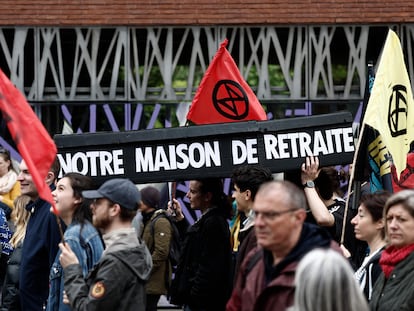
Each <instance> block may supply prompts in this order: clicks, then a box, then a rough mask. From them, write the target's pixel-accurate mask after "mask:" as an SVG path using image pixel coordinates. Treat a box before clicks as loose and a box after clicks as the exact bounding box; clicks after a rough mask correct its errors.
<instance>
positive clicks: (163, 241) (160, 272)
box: [140, 186, 173, 311]
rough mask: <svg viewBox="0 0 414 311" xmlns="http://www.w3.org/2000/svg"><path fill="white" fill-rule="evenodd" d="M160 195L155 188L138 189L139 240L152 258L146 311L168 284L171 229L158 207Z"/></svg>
mask: <svg viewBox="0 0 414 311" xmlns="http://www.w3.org/2000/svg"><path fill="white" fill-rule="evenodd" d="M159 204H160V192H159V191H158V189H157V188H155V187H152V186H147V187H145V188H143V189H141V206H140V211H141V213H142V220H143V223H144V228H143V231H142V235H141V238H142V240H143V241H144V242H145V244H146V245H147V247H148V249H149V251H150V253H151V256H152V262H153V266H152V270H151V275H150V277H149V279H148V282H147V284H146V288H145V290H146V295H147V306H146V311H156V310H157V305H158V301H159V300H160V297H161V295H165V294H167V292H168V289H169V286H170V282H171V272H172V267H171V262H170V260H169V252H170V246H171V242H172V238H173V228H172V224H171V222H170V220H169V219H168V216H167V215H166V214H165V210H163V209H161V208H160V206H159Z"/></svg>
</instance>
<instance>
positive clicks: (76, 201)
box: [73, 198, 83, 204]
mask: <svg viewBox="0 0 414 311" xmlns="http://www.w3.org/2000/svg"><path fill="white" fill-rule="evenodd" d="M82 201H83V199H82V198H77V199H76V200H75V201H73V203H75V204H80V203H82Z"/></svg>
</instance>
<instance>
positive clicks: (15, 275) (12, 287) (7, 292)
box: [0, 242, 23, 311]
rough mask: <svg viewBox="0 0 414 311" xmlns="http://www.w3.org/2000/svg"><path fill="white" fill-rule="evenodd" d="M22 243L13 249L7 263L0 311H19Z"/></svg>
mask: <svg viewBox="0 0 414 311" xmlns="http://www.w3.org/2000/svg"><path fill="white" fill-rule="evenodd" d="M22 248H23V243H22V242H20V243H19V244H18V245H17V247H16V248H15V249H14V251H13V253H12V254H11V256H10V259H9V261H8V263H7V271H6V278H5V279H4V284H3V289H2V294H1V295H2V296H1V308H0V311H7V310H8V311H20V310H21V306H20V295H19V269H20V261H21V258H22Z"/></svg>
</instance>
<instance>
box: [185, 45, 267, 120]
mask: <svg viewBox="0 0 414 311" xmlns="http://www.w3.org/2000/svg"><path fill="white" fill-rule="evenodd" d="M227 42H228V40H227V39H225V40H224V41H223V43H221V45H220V48H219V50H218V51H217V53H216V55H215V56H214V58H213V60H212V61H211V64H210V66H209V67H208V68H207V71H206V72H205V74H204V77H203V79H202V80H201V83H200V86H199V87H198V90H197V93H196V95H195V96H194V100H193V102H192V104H191V107H190V110H189V112H188V114H187V120H190V121H192V122H193V123H195V124H211V123H223V122H240V121H248V120H266V119H267V117H266V112H265V111H264V109H263V107H262V105H261V104H260V102H259V100H258V99H257V97H256V95H255V94H254V93H253V91H252V89H251V88H250V87H249V85H248V84H247V83H246V81H244V79H243V77H242V76H241V74H240V71H239V69H238V68H237V66H236V63H235V62H234V60H233V58H232V57H231V55H230V53H229V52H228V51H227V49H226V46H227Z"/></svg>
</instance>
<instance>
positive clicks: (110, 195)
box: [82, 178, 141, 210]
mask: <svg viewBox="0 0 414 311" xmlns="http://www.w3.org/2000/svg"><path fill="white" fill-rule="evenodd" d="M82 195H83V197H84V198H86V199H100V198H107V199H109V200H111V201H112V202H114V203H118V204H119V205H121V206H122V207H124V208H126V209H130V210H137V209H138V205H139V203H140V201H141V194H140V193H139V190H138V188H137V187H136V186H135V185H134V184H133V183H132V181H130V180H129V179H125V178H113V179H110V180H107V181H106V182H104V183H103V184H102V185H101V186H100V187H99V188H98V190H85V191H82Z"/></svg>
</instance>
